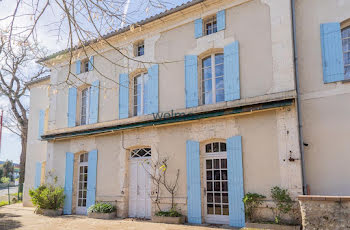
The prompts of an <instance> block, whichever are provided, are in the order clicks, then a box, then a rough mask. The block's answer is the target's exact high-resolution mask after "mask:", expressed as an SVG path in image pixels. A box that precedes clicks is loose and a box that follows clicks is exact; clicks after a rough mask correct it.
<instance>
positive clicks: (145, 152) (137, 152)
mask: <svg viewBox="0 0 350 230" xmlns="http://www.w3.org/2000/svg"><path fill="white" fill-rule="evenodd" d="M151 155H152V152H151V148H142V149H134V150H132V151H131V153H130V157H131V158H138V157H150V156H151Z"/></svg>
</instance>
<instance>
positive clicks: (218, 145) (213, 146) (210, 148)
mask: <svg viewBox="0 0 350 230" xmlns="http://www.w3.org/2000/svg"><path fill="white" fill-rule="evenodd" d="M205 152H206V153H219V152H226V143H224V142H213V143H209V144H207V145H205Z"/></svg>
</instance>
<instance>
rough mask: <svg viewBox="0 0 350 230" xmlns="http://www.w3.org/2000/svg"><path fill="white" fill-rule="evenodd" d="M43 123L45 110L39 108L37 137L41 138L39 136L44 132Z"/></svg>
mask: <svg viewBox="0 0 350 230" xmlns="http://www.w3.org/2000/svg"><path fill="white" fill-rule="evenodd" d="M44 123H45V111H44V110H40V112H39V134H38V136H39V139H41V136H42V135H43V134H44Z"/></svg>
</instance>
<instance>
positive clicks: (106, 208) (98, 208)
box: [88, 203, 116, 213]
mask: <svg viewBox="0 0 350 230" xmlns="http://www.w3.org/2000/svg"><path fill="white" fill-rule="evenodd" d="M115 210H116V208H115V206H113V205H111V204H109V203H97V204H94V205H92V206H90V207H89V208H88V212H89V213H91V212H97V213H112V212H115Z"/></svg>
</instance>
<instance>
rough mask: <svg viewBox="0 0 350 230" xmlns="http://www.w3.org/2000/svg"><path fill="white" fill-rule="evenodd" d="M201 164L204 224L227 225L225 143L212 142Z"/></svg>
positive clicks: (207, 147)
mask: <svg viewBox="0 0 350 230" xmlns="http://www.w3.org/2000/svg"><path fill="white" fill-rule="evenodd" d="M209 145H211V146H209ZM203 163H204V167H203V168H204V180H205V184H204V188H205V189H204V195H205V202H204V203H205V222H207V223H213V224H228V223H229V204H228V181H227V153H226V143H222V142H214V143H210V144H208V145H207V146H206V153H205V155H204V162H203Z"/></svg>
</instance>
